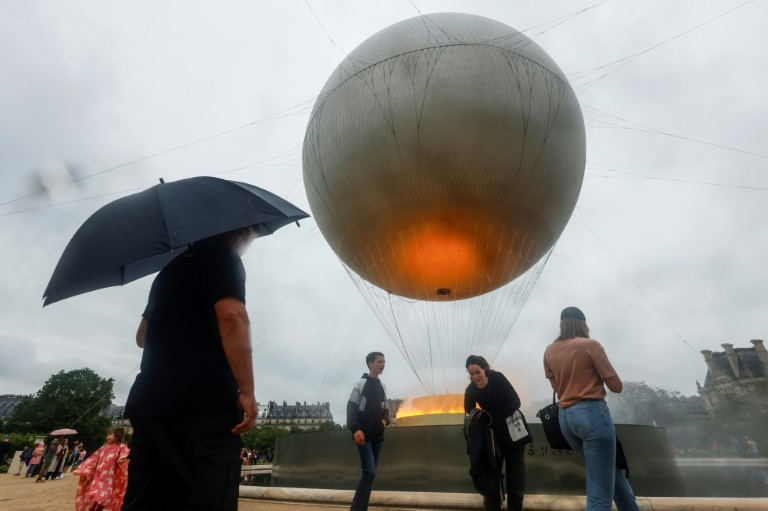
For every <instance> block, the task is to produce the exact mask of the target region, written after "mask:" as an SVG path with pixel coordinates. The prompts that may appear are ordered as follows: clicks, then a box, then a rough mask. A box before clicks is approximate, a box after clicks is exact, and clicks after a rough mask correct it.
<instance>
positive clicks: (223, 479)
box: [123, 226, 257, 511]
mask: <svg viewBox="0 0 768 511" xmlns="http://www.w3.org/2000/svg"><path fill="white" fill-rule="evenodd" d="M255 237H256V231H255V229H254V228H253V227H251V226H248V227H243V228H240V229H236V230H233V231H229V232H226V233H224V234H220V235H217V236H213V237H210V238H207V239H205V240H202V241H199V242H196V243H194V244H193V245H192V246H191V248H189V249H188V250H187V251H185V252H184V253H183V254H181V255H180V256H178V257H177V258H176V259H174V260H173V261H172V262H171V263H170V264H169V265H168V266H166V267H165V268H164V269H163V270H162V271H161V272H160V274H159V275H158V276H157V278H156V279H155V281H154V283H153V284H152V290H151V291H150V294H149V300H148V304H147V307H146V309H145V311H144V313H143V319H142V320H141V323H140V325H139V330H138V332H137V334H136V342H137V344H138V346H139V347H140V348H143V349H144V353H143V355H142V360H141V372H140V373H139V375H138V376H137V377H136V381H135V383H134V384H133V387H132V388H131V391H130V394H129V396H128V401H127V403H126V408H125V415H126V416H127V417H128V418H130V419H131V425H132V426H133V428H134V433H133V440H132V442H131V455H130V460H131V462H130V465H129V467H128V470H129V472H128V489H127V492H126V495H125V503H124V506H123V510H124V511H132V510H139V509H141V510H144V509H206V510H219V509H221V510H230V509H237V499H238V485H239V480H240V458H239V453H240V448H241V443H240V437H239V436H238V435H240V434H243V433H246V432H247V431H249V430H250V429H251V428H252V427H253V424H254V421H255V419H256V413H257V404H256V398H255V395H254V384H253V369H252V362H251V339H250V327H249V320H248V314H247V312H246V310H245V270H244V268H243V264H242V262H241V260H240V257H241V256H242V255H243V254H244V253H245V251H246V250H247V249H248V247H249V245H250V244H251V242H252V241H253V240H254V238H255Z"/></svg>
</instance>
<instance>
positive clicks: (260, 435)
mask: <svg viewBox="0 0 768 511" xmlns="http://www.w3.org/2000/svg"><path fill="white" fill-rule="evenodd" d="M288 434H290V432H289V431H287V430H285V429H283V428H278V427H276V426H263V427H260V428H253V429H252V430H250V431H249V432H248V433H246V434H244V435H242V436H241V438H242V441H243V445H245V447H247V448H249V449H257V450H258V451H259V452H264V451H265V450H266V449H267V447H269V448H271V449H272V451H274V450H275V443H276V442H277V439H278V438H279V437H281V436H284V435H288Z"/></svg>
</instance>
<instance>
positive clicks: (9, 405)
mask: <svg viewBox="0 0 768 511" xmlns="http://www.w3.org/2000/svg"><path fill="white" fill-rule="evenodd" d="M22 399H24V396H22V395H19V394H3V395H1V396H0V420H6V419H8V418H9V417H10V416H11V414H12V413H13V411H14V410H15V409H16V407H17V406H19V403H21V400H22Z"/></svg>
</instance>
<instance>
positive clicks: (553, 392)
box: [552, 390, 557, 405]
mask: <svg viewBox="0 0 768 511" xmlns="http://www.w3.org/2000/svg"><path fill="white" fill-rule="evenodd" d="M556 395H557V392H556V391H554V390H553V391H552V404H553V405H556V404H557V399H556V398H555V396H556Z"/></svg>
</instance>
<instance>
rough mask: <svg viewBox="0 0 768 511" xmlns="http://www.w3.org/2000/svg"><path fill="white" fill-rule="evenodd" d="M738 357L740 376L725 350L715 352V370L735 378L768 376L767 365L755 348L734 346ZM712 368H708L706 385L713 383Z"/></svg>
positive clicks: (713, 356)
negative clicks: (735, 372)
mask: <svg viewBox="0 0 768 511" xmlns="http://www.w3.org/2000/svg"><path fill="white" fill-rule="evenodd" d="M733 351H734V352H735V353H736V357H737V359H738V362H739V376H738V377H737V376H736V374H734V372H733V367H731V363H730V361H729V360H728V355H727V354H726V353H725V352H713V353H712V364H713V365H714V367H715V371H716V373H718V374H723V375H726V376H728V377H730V378H732V379H734V380H737V381H738V380H746V379H751V378H765V377H766V376H768V374H766V371H765V366H764V365H763V364H762V362H760V359H759V358H758V356H757V351H756V350H755V348H734V349H733ZM713 379H714V377H713V375H712V370H711V369H708V370H707V377H706V378H705V380H704V386H705V387H706V386H710V385H712V384H713Z"/></svg>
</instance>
